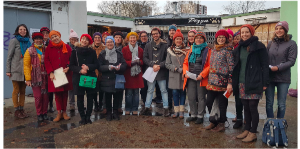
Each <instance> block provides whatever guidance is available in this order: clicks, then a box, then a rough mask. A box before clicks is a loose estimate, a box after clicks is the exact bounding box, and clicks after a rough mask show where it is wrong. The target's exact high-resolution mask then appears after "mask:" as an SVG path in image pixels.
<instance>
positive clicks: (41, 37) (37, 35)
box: [31, 32, 44, 40]
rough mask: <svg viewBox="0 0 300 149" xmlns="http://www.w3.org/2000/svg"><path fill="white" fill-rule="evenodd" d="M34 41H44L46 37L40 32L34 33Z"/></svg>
mask: <svg viewBox="0 0 300 149" xmlns="http://www.w3.org/2000/svg"><path fill="white" fill-rule="evenodd" d="M31 37H32V40H34V39H36V38H40V39H43V38H44V35H43V34H42V33H40V32H34V33H32V36H31Z"/></svg>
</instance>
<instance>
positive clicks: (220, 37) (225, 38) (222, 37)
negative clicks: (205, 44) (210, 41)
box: [218, 37, 226, 39]
mask: <svg viewBox="0 0 300 149" xmlns="http://www.w3.org/2000/svg"><path fill="white" fill-rule="evenodd" d="M218 39H226V37H218Z"/></svg>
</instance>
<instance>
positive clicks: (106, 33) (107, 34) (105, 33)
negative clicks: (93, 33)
mask: <svg viewBox="0 0 300 149" xmlns="http://www.w3.org/2000/svg"><path fill="white" fill-rule="evenodd" d="M104 35H106V36H110V34H109V33H108V32H104V33H102V36H104Z"/></svg>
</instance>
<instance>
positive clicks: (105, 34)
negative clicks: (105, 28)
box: [102, 32, 110, 45]
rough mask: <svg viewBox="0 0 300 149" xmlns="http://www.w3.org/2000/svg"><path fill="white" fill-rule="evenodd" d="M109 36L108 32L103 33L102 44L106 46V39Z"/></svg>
mask: <svg viewBox="0 0 300 149" xmlns="http://www.w3.org/2000/svg"><path fill="white" fill-rule="evenodd" d="M107 36H110V34H109V33H108V32H104V33H102V43H104V45H105V39H106V37H107Z"/></svg>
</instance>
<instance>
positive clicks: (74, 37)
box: [67, 29, 78, 112]
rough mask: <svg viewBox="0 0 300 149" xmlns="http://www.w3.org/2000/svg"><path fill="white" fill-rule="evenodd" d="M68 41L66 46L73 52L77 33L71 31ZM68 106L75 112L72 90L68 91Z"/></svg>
mask: <svg viewBox="0 0 300 149" xmlns="http://www.w3.org/2000/svg"><path fill="white" fill-rule="evenodd" d="M69 41H70V42H67V44H68V45H69V46H70V47H71V48H72V51H73V50H75V46H74V45H75V43H76V42H78V35H77V33H76V32H75V31H74V30H73V29H71V30H70V35H69ZM69 105H70V111H72V112H74V111H75V96H74V92H73V90H69Z"/></svg>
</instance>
